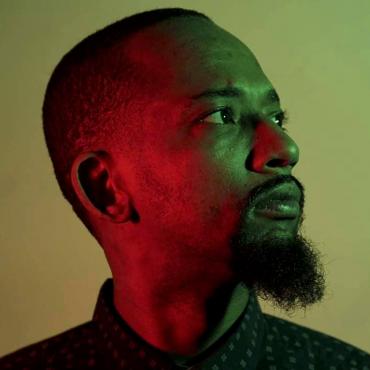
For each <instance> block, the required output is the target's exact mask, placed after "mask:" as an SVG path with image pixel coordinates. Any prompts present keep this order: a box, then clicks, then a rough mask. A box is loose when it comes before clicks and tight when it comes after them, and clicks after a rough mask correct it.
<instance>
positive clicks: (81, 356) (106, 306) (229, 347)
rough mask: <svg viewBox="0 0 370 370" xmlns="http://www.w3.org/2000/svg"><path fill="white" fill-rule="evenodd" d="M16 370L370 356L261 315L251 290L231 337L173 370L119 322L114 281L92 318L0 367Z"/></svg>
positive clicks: (334, 368) (234, 368) (285, 363)
mask: <svg viewBox="0 0 370 370" xmlns="http://www.w3.org/2000/svg"><path fill="white" fill-rule="evenodd" d="M0 369H1V370H5V369H20V370H36V369H37V370H60V369H79V370H81V369H99V370H116V369H124V370H142V369H148V370H151V369H154V370H180V369H189V370H190V369H192V370H197V369H202V370H239V369H243V370H282V369H286V370H319V369H320V370H340V369H342V370H370V355H369V354H368V353H366V352H364V351H362V350H361V349H359V348H357V347H354V346H352V345H350V344H348V343H346V342H344V341H342V340H338V339H336V338H334V337H332V336H329V335H326V334H324V333H321V332H319V331H315V330H312V329H309V328H306V327H304V326H301V325H298V324H295V323H292V322H290V321H288V320H284V319H280V318H277V317H275V316H272V315H269V314H266V313H263V312H262V311H261V308H260V305H259V303H258V299H257V297H256V294H255V292H254V290H253V289H252V290H251V291H250V294H249V300H248V303H247V306H246V308H245V309H244V311H243V313H242V314H241V315H240V317H239V318H238V319H237V320H236V322H235V323H234V324H233V325H232V326H231V327H230V329H229V330H228V331H227V332H226V333H225V334H224V335H223V336H222V337H221V338H220V339H219V340H218V341H217V342H215V343H214V344H212V345H211V346H210V347H209V348H208V349H206V350H205V351H204V352H202V353H201V354H199V355H197V356H196V357H194V358H191V361H190V362H189V363H188V364H187V365H183V366H180V365H177V364H176V363H175V362H174V361H173V359H172V358H171V357H170V356H169V355H168V354H167V353H165V352H163V351H160V350H158V349H157V348H155V347H153V346H151V345H150V344H149V343H148V342H146V341H145V340H144V339H142V338H141V337H140V336H139V335H137V334H136V333H135V332H134V331H133V330H132V329H131V328H130V327H129V325H128V324H127V323H126V322H125V321H124V320H123V319H122V317H121V316H120V315H119V314H118V311H117V310H116V309H115V307H114V304H113V279H112V278H109V279H107V280H106V281H105V282H104V283H103V285H102V287H101V288H100V292H99V296H98V300H97V303H96V306H95V310H94V313H93V318H92V320H91V321H88V322H86V323H84V324H81V325H78V326H76V327H74V328H72V329H69V330H67V331H64V332H63V333H61V334H58V335H55V336H53V337H51V338H48V339H45V340H42V341H40V342H37V343H34V344H31V345H29V346H26V347H24V348H21V349H19V350H17V351H15V352H12V353H10V354H8V355H6V356H4V357H2V358H1V359H0Z"/></svg>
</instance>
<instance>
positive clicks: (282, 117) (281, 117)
mask: <svg viewBox="0 0 370 370" xmlns="http://www.w3.org/2000/svg"><path fill="white" fill-rule="evenodd" d="M272 120H273V121H275V122H276V123H277V125H278V126H280V127H281V128H282V129H283V130H284V131H287V129H286V128H285V125H286V124H287V123H288V115H287V111H286V110H283V111H281V112H278V113H277V114H275V115H274V116H273V117H272Z"/></svg>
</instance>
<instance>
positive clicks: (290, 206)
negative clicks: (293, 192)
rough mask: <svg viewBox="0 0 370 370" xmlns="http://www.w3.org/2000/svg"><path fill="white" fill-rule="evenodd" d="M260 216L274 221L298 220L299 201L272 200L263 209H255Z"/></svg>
mask: <svg viewBox="0 0 370 370" xmlns="http://www.w3.org/2000/svg"><path fill="white" fill-rule="evenodd" d="M254 212H255V213H256V214H257V215H258V216H263V217H267V218H273V219H296V218H297V217H298V216H299V214H300V207H299V204H298V202H297V201H293V200H289V201H288V200H287V201H283V200H271V201H270V202H268V204H267V205H266V206H264V207H263V208H258V207H255V208H254Z"/></svg>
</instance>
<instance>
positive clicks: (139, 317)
mask: <svg viewBox="0 0 370 370" xmlns="http://www.w3.org/2000/svg"><path fill="white" fill-rule="evenodd" d="M202 288H204V287H202V284H201V283H199V286H197V287H196V288H195V289H194V288H193V290H192V291H190V292H189V291H187V292H186V291H177V292H176V294H173V295H172V296H171V297H169V296H167V295H166V297H167V298H166V299H163V298H162V300H159V301H158V300H157V299H152V300H151V297H152V298H153V297H156V298H158V294H161V292H156V294H150V292H148V291H147V292H146V294H143V295H142V296H141V299H139V300H138V301H137V302H140V300H141V302H140V304H138V303H137V302H135V300H133V297H135V296H134V295H133V293H131V292H130V291H129V290H128V289H120V287H118V286H116V284H115V289H114V305H115V307H116V309H117V311H118V312H119V313H120V315H121V317H122V318H123V319H124V320H125V321H126V322H127V324H128V325H129V326H130V327H131V328H132V329H133V330H134V331H135V332H136V333H137V334H138V335H140V337H142V338H143V339H144V340H145V341H146V342H148V343H149V344H151V345H152V346H154V347H156V348H158V349H160V350H162V351H164V352H167V353H169V354H170V356H171V357H172V358H173V359H174V360H175V361H176V362H179V363H180V362H183V361H186V360H187V359H189V358H190V357H194V356H196V355H198V354H200V353H201V352H203V351H205V350H206V349H207V348H209V347H210V346H211V345H212V344H213V343H215V342H216V341H217V340H218V339H219V338H220V337H222V335H223V334H225V332H226V331H227V330H228V329H229V328H230V327H231V326H232V325H233V323H234V322H235V321H236V320H237V319H238V318H239V317H240V315H241V314H242V312H243V310H244V309H245V307H246V305H247V302H248V289H247V288H246V287H245V286H244V285H243V284H242V283H234V284H229V285H222V286H220V287H219V288H217V289H213V291H212V293H210V292H209V293H210V294H203V295H202V294H199V292H201V291H202V290H203V291H204V289H202ZM194 290H195V291H194ZM137 291H138V289H136V293H137ZM148 293H149V294H148ZM126 297H130V299H127V298H126ZM144 298H146V299H144ZM159 302H160V304H159Z"/></svg>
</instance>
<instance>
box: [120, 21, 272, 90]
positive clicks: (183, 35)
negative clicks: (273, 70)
mask: <svg viewBox="0 0 370 370" xmlns="http://www.w3.org/2000/svg"><path fill="white" fill-rule="evenodd" d="M126 50H127V53H128V55H129V58H130V59H131V60H132V61H133V62H134V63H135V64H137V65H139V66H140V67H141V68H142V70H143V71H144V73H147V74H148V77H149V78H150V79H151V81H152V82H153V84H154V86H155V87H156V88H158V91H157V93H158V94H159V93H160V92H169V91H171V92H172V94H175V95H179V96H180V95H184V94H194V93H196V92H197V91H201V90H202V89H204V88H207V87H210V86H214V87H217V86H218V85H220V86H221V85H223V86H224V85H225V84H226V85H235V86H239V87H241V88H242V89H243V90H246V91H248V90H249V91H248V92H249V93H250V94H253V93H254V91H256V90H258V89H260V88H261V89H263V90H265V89H267V87H271V83H270V82H269V80H268V79H267V77H266V76H265V74H264V73H263V71H262V69H261V67H260V65H259V63H258V61H257V59H256V57H255V56H254V55H253V53H252V52H251V50H250V49H249V48H248V47H247V46H246V45H245V44H244V43H242V42H241V41H240V40H239V39H238V38H236V37H235V36H233V35H232V34H230V33H229V32H227V31H225V30H224V29H222V28H220V27H219V26H217V25H215V24H214V23H213V22H210V21H208V20H206V19H202V18H199V17H187V18H183V17H179V18H173V19H170V20H166V21H162V22H160V23H158V24H156V25H154V26H151V27H148V28H145V29H144V30H142V31H140V32H138V33H136V34H135V35H134V36H133V37H131V38H130V40H129V41H128V43H127V49H126Z"/></svg>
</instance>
